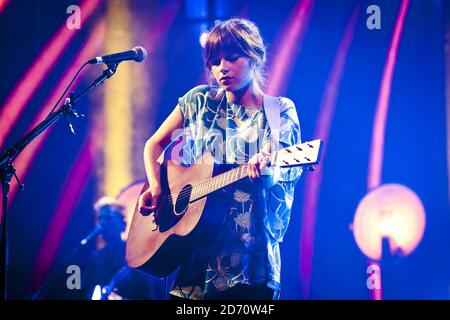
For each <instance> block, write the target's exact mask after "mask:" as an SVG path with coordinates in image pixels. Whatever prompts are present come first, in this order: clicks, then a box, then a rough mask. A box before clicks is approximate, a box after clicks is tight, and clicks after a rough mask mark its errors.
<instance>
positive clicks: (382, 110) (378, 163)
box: [367, 0, 409, 300]
mask: <svg viewBox="0 0 450 320" xmlns="http://www.w3.org/2000/svg"><path fill="white" fill-rule="evenodd" d="M408 7H409V0H402V3H401V5H400V10H399V13H398V16H397V19H396V22H395V28H394V34H393V36H392V39H391V43H390V46H389V51H388V56H387V60H386V64H385V66H384V71H383V78H382V80H381V85H380V91H379V94H378V102H377V108H376V112H375V119H374V125H373V130H372V145H371V148H370V156H369V170H368V175H367V189H368V190H369V191H370V190H372V189H374V188H376V187H378V186H379V185H380V184H381V170H382V168H383V158H384V138H385V129H386V119H387V113H388V110H389V98H390V96H391V88H392V78H393V76H394V68H395V64H396V62H397V53H398V47H399V44H400V39H401V36H402V33H403V27H404V25H405V19H406V14H407V11H408ZM380 278H381V274H380ZM380 281H381V280H380ZM370 295H371V299H372V300H380V299H382V291H381V289H379V290H371V291H370Z"/></svg>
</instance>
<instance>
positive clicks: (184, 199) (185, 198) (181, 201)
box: [174, 184, 192, 216]
mask: <svg viewBox="0 0 450 320" xmlns="http://www.w3.org/2000/svg"><path fill="white" fill-rule="evenodd" d="M191 192H192V186H191V185H190V184H188V185H186V186H184V187H183V189H181V191H180V193H179V194H178V197H177V200H176V202H175V208H174V214H175V215H176V216H180V215H182V214H183V213H184V212H185V211H186V209H187V207H188V205H189V199H190V198H191Z"/></svg>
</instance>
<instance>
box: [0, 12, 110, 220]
mask: <svg viewBox="0 0 450 320" xmlns="http://www.w3.org/2000/svg"><path fill="white" fill-rule="evenodd" d="M104 33H105V20H104V19H102V20H101V21H100V22H99V23H98V25H97V26H96V27H95V29H94V30H93V32H92V35H91V37H90V38H89V39H88V40H87V42H86V44H85V45H84V47H83V48H82V49H81V50H80V51H79V52H78V53H77V54H76V55H75V60H74V61H73V62H71V63H70V67H69V68H68V69H67V70H66V71H65V72H64V74H65V75H64V77H63V78H62V79H59V80H58V82H57V83H58V86H57V87H56V88H55V89H54V90H52V93H51V95H50V96H49V97H48V98H47V99H46V100H45V102H44V103H43V105H42V107H41V108H40V112H39V114H38V115H36V117H35V118H34V119H33V122H32V123H31V125H30V126H29V128H28V130H27V132H28V131H30V130H31V129H32V128H34V127H35V126H36V125H38V124H39V123H40V122H41V121H42V120H44V119H45V117H46V116H47V115H48V113H49V112H50V110H51V109H52V107H53V104H54V103H55V102H56V101H57V100H58V98H59V96H60V95H61V94H62V92H63V91H64V89H65V87H66V86H67V85H68V84H69V82H70V80H71V79H72V77H73V76H74V75H75V73H76V72H77V70H78V68H79V67H80V66H81V65H82V64H83V63H84V62H86V61H87V60H89V59H90V58H92V57H93V56H95V54H96V52H97V50H98V47H99V46H100V44H101V41H102V40H103V38H104ZM80 79H81V78H80V76H78V78H77V79H75V81H74V83H73V84H72V88H74V87H76V85H77V83H78V82H79V80H80ZM52 103H53V104H52ZM51 130H52V128H51V127H50V128H48V129H47V130H46V131H44V132H43V133H42V134H41V135H40V136H39V137H37V138H36V139H35V140H34V141H33V142H32V143H30V144H29V145H28V146H27V147H26V149H25V150H24V151H23V152H22V153H21V154H20V155H19V156H18V157H17V159H16V161H14V166H15V168H16V170H17V173H18V175H19V176H20V178H21V180H22V182H23V181H24V180H25V177H26V176H27V174H28V170H29V169H30V166H31V165H32V163H33V161H34V158H35V157H36V156H37V154H38V153H39V150H40V149H41V148H42V146H43V143H44V142H45V139H46V138H47V135H48V134H49V133H50V131H51ZM17 191H18V186H17V185H16V184H15V183H12V184H11V192H10V195H9V201H10V203H11V202H12V201H13V199H14V197H15V195H16V193H17ZM0 217H1V212H0Z"/></svg>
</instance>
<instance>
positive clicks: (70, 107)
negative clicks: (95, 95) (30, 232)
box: [0, 63, 118, 300]
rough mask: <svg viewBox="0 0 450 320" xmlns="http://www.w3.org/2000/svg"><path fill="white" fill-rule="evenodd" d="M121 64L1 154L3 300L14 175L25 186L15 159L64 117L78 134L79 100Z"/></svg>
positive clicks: (0, 267)
mask: <svg viewBox="0 0 450 320" xmlns="http://www.w3.org/2000/svg"><path fill="white" fill-rule="evenodd" d="M117 65H118V63H114V64H108V68H107V69H105V70H104V71H103V74H102V75H101V76H100V77H98V78H97V79H95V80H94V81H93V82H92V83H91V84H90V85H89V86H88V87H87V88H86V89H85V90H83V91H82V92H81V93H80V94H79V95H78V96H75V95H74V94H73V92H72V93H70V94H69V98H67V99H66V101H65V102H64V104H63V105H62V106H61V107H60V108H59V110H57V111H54V112H52V113H50V114H49V115H48V117H47V118H46V119H45V120H44V121H42V122H41V123H40V124H38V125H37V126H36V127H35V128H34V129H32V130H31V131H30V132H29V133H27V134H26V135H25V136H24V137H23V138H22V139H20V140H19V141H18V142H17V143H16V144H15V145H14V146H13V147H11V148H9V149H7V150H6V151H4V152H3V153H2V154H1V155H0V180H1V185H2V199H3V201H2V204H3V205H2V221H1V230H0V232H1V237H0V242H1V244H0V281H1V297H0V299H1V300H7V290H8V286H7V276H8V253H9V252H8V250H9V249H8V234H7V230H8V228H7V211H8V210H7V209H8V208H7V206H8V196H9V191H10V184H11V179H12V177H13V176H14V177H16V179H17V182H18V183H19V185H20V187H21V189H23V185H22V184H21V183H20V181H19V179H18V178H17V175H16V169H15V168H14V164H13V162H14V160H15V159H16V158H17V157H18V156H19V154H20V153H21V152H22V151H23V150H24V149H25V147H26V146H27V145H28V144H29V143H30V142H31V141H33V140H34V139H35V138H36V137H38V136H39V135H40V134H41V133H42V132H43V131H44V130H45V129H47V128H48V127H50V126H51V125H53V124H55V123H56V122H57V121H58V120H59V119H61V118H62V117H64V119H65V120H66V121H67V124H68V126H69V129H70V131H71V132H72V134H75V130H74V128H73V126H72V123H71V122H70V117H75V118H82V117H84V115H82V114H79V113H78V111H77V110H76V107H75V103H76V102H77V101H78V100H79V99H80V98H81V97H82V96H84V95H85V94H86V93H87V92H89V91H90V90H92V89H93V88H95V87H97V86H98V85H100V84H101V83H103V81H105V80H106V79H109V78H110V77H111V76H112V75H113V74H114V73H115V72H116V68H117Z"/></svg>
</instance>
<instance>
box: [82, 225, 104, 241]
mask: <svg viewBox="0 0 450 320" xmlns="http://www.w3.org/2000/svg"><path fill="white" fill-rule="evenodd" d="M102 230H103V227H102V225H101V224H97V225H96V226H95V228H94V229H92V231H91V232H90V233H89V234H88V235H87V236H86V237H85V238H84V239H83V240H81V242H80V243H81V245H82V246H84V245H85V244H86V243H88V241H89V240H91V239H92V238H93V237H95V236H96V235H98V234H99V233H100V232H102Z"/></svg>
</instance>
